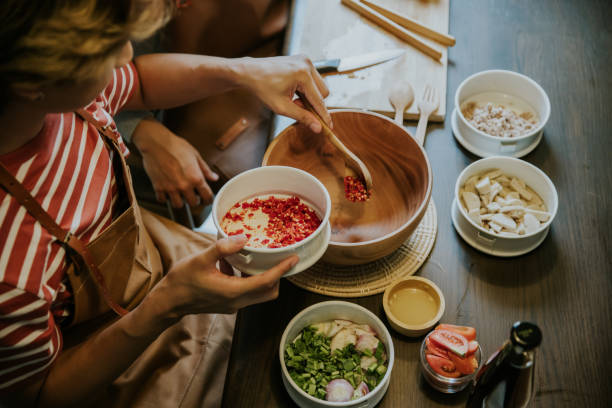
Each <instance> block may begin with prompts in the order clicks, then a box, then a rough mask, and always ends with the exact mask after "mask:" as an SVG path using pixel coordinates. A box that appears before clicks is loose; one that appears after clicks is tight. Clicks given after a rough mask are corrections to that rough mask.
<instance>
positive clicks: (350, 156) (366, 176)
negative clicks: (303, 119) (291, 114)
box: [296, 92, 372, 191]
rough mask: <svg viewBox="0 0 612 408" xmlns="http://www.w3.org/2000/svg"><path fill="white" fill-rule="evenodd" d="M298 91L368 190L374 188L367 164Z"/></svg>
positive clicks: (324, 132) (324, 131)
mask: <svg viewBox="0 0 612 408" xmlns="http://www.w3.org/2000/svg"><path fill="white" fill-rule="evenodd" d="M296 93H297V95H298V96H299V98H300V100H301V101H302V104H303V105H304V108H306V109H307V110H308V111H310V112H311V113H312V114H313V115H314V116H315V117H316V118H317V120H318V121H319V123H320V124H321V129H322V130H321V131H322V132H323V134H324V135H325V136H326V137H327V139H328V140H329V141H330V142H331V144H333V145H334V146H335V147H336V149H338V150H339V151H340V153H342V155H343V156H344V162H345V163H346V165H347V166H348V167H349V168H350V169H352V170H354V171H355V172H356V173H357V175H359V178H361V180H363V181H364V182H365V187H366V190H368V191H369V190H370V189H372V175H371V174H370V171H369V170H368V168H367V167H366V165H365V164H364V163H363V162H362V161H361V160H360V159H359V157H357V156H356V155H355V153H353V152H351V151H350V150H349V149H348V148H347V147H346V146H345V145H344V144H343V143H342V142H341V141H340V139H338V137H337V136H336V134H335V133H334V132H333V130H331V129H330V128H329V126H327V124H326V123H325V121H324V120H323V119H321V117H320V116H319V114H318V113H317V111H315V109H314V108H313V107H312V105H311V104H310V102H308V99H306V95H304V94H302V93H301V92H296Z"/></svg>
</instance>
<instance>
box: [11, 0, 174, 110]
mask: <svg viewBox="0 0 612 408" xmlns="http://www.w3.org/2000/svg"><path fill="white" fill-rule="evenodd" d="M173 4H174V3H173V2H172V1H170V0H27V1H24V0H2V1H0V50H2V51H1V52H0V111H1V110H2V107H3V105H4V104H6V103H7V102H8V101H9V100H10V97H11V87H12V86H14V85H19V86H22V87H26V88H28V87H30V88H36V87H40V86H46V85H55V84H61V83H65V82H72V81H74V82H79V81H81V80H85V79H88V78H94V77H96V76H97V74H98V73H99V71H98V69H99V68H100V67H101V66H102V65H103V64H102V62H104V61H105V60H106V59H107V58H108V57H109V56H110V55H112V53H113V52H115V51H117V50H118V49H120V47H121V46H123V45H124V44H125V42H126V41H127V40H131V39H133V40H140V39H144V38H146V37H148V36H150V35H151V34H153V33H154V32H155V31H156V30H157V29H159V28H160V27H161V26H162V25H163V24H164V23H165V22H167V21H168V20H169V18H170V16H171V14H172V12H173V10H174V5H173Z"/></svg>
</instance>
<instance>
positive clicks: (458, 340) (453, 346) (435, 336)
mask: <svg viewBox="0 0 612 408" xmlns="http://www.w3.org/2000/svg"><path fill="white" fill-rule="evenodd" d="M429 338H430V339H431V341H433V342H434V343H436V344H437V345H438V346H441V347H443V348H445V349H447V350H449V351H452V352H453V353H455V354H457V355H458V356H461V357H465V355H466V354H467V350H468V341H467V339H466V338H465V337H463V336H462V335H460V334H457V333H455V332H452V331H450V330H444V329H436V330H434V331H433V332H432V333H431V334H430V335H429ZM449 354H450V353H449Z"/></svg>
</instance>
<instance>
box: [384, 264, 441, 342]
mask: <svg viewBox="0 0 612 408" xmlns="http://www.w3.org/2000/svg"><path fill="white" fill-rule="evenodd" d="M383 308H384V309H385V314H386V315H387V319H388V320H389V323H390V324H391V327H393V329H394V330H395V331H397V332H398V333H401V334H403V335H405V336H409V337H419V336H422V335H423V334H425V333H427V332H428V331H429V330H431V329H432V328H433V327H434V326H435V324H436V323H437V322H438V321H439V320H440V318H441V317H442V314H443V313H444V296H443V295H442V292H441V291H440V289H439V288H438V287H437V286H436V285H435V284H434V283H433V282H432V281H430V280H429V279H425V278H421V277H419V276H411V277H409V278H405V279H401V280H398V281H397V282H395V283H393V284H392V285H391V286H389V287H388V288H387V289H386V290H385V294H384V295H383Z"/></svg>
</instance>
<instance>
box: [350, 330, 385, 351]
mask: <svg viewBox="0 0 612 408" xmlns="http://www.w3.org/2000/svg"><path fill="white" fill-rule="evenodd" d="M378 342H379V340H378V339H377V338H376V337H375V336H373V335H371V334H362V335H361V336H359V337H358V338H357V344H355V348H356V349H357V350H359V351H361V352H364V351H365V350H370V351H371V352H372V353H374V352H375V351H376V347H378Z"/></svg>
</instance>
